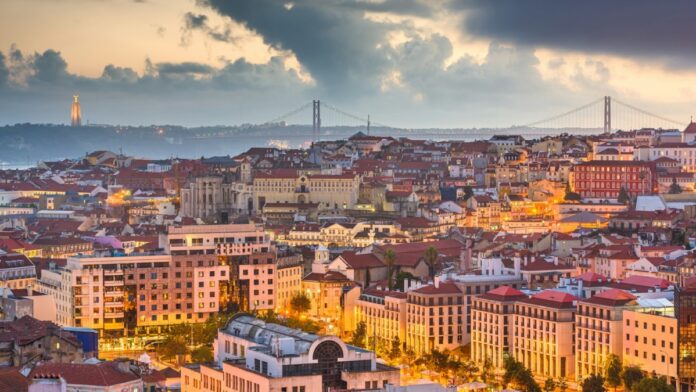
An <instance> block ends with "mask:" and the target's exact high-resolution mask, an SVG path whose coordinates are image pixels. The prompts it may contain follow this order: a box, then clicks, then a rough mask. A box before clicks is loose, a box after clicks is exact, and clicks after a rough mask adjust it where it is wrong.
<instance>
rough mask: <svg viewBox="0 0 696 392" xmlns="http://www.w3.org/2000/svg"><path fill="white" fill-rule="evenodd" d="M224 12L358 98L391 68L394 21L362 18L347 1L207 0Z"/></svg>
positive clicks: (324, 86) (321, 81)
mask: <svg viewBox="0 0 696 392" xmlns="http://www.w3.org/2000/svg"><path fill="white" fill-rule="evenodd" d="M205 3H206V4H208V5H209V6H211V7H212V8H213V9H215V10H216V11H218V12H219V13H220V14H222V15H225V16H228V17H230V18H232V19H233V20H235V21H237V22H238V23H241V24H242V25H244V26H246V27H247V28H248V29H250V30H252V31H254V32H255V33H257V34H259V35H260V36H261V37H262V38H263V40H264V42H265V43H266V44H267V45H269V46H271V47H273V48H274V49H277V50H279V51H290V52H292V53H293V54H294V55H295V56H296V57H297V59H298V61H299V62H300V63H301V64H302V66H303V67H304V68H305V69H306V70H307V71H308V72H309V73H310V74H311V76H312V78H313V79H314V80H315V81H316V82H317V86H318V88H319V89H320V90H322V91H324V92H329V91H330V92H331V93H332V94H334V95H342V96H347V97H354V96H356V95H360V94H371V93H375V92H377V91H379V86H380V77H381V75H382V74H383V73H384V72H385V71H386V70H387V69H388V68H389V61H388V58H387V50H386V48H387V46H388V42H387V40H386V32H387V31H389V30H390V29H391V28H393V26H390V25H388V24H384V23H375V22H372V21H369V20H367V19H366V18H364V12H363V10H360V9H356V8H352V7H344V6H342V4H343V3H344V2H343V1H338V0H326V1H322V2H313V1H309V0H297V1H293V2H291V3H287V4H292V6H286V5H287V4H286V3H284V2H280V1H276V0H238V1H223V0H208V1H207V2H205Z"/></svg>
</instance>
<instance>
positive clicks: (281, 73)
mask: <svg viewBox="0 0 696 392" xmlns="http://www.w3.org/2000/svg"><path fill="white" fill-rule="evenodd" d="M694 14H696V2H693V1H686V0H684V1H680V0H676V1H670V2H655V1H652V0H616V1H611V2H607V1H605V0H583V1H574V2H565V1H557V0H529V1H519V0H495V1H488V0H439V1H432V0H294V1H282V0H281V1H277V0H234V1H228V0H2V1H0V125H2V124H14V123H23V122H34V123H66V122H68V121H69V113H70V103H71V101H72V95H74V94H78V95H79V96H80V102H81V105H82V111H83V121H84V122H90V123H98V124H122V125H126V124H129V125H142V124H179V125H186V126H198V125H234V124H243V123H263V122H265V121H269V120H271V119H274V118H276V117H278V116H279V115H281V114H283V113H286V112H289V111H292V110H293V109H295V108H297V107H300V106H302V105H304V104H305V103H307V102H309V101H311V100H313V99H321V100H322V101H324V102H327V103H330V104H331V105H333V106H335V107H339V108H341V109H343V110H345V111H347V112H350V113H354V114H357V115H358V116H360V117H366V116H367V115H368V114H369V115H370V116H371V118H372V119H373V120H374V121H375V122H378V123H381V124H386V125H391V126H395V127H406V128H423V127H426V128H430V127H447V128H453V127H506V126H510V125H513V124H527V123H531V122H534V121H536V120H539V119H542V118H545V117H549V116H552V115H554V114H557V113H561V112H564V111H566V110H569V109H572V108H574V107H577V106H580V105H583V104H585V103H587V102H591V101H594V100H596V99H598V98H600V97H602V96H605V95H611V96H612V97H615V98H616V99H620V100H621V101H624V102H628V103H631V104H633V105H635V106H638V107H641V108H643V109H646V110H648V111H650V112H654V113H658V114H660V115H662V116H665V117H668V118H673V119H677V120H679V121H684V123H687V122H688V121H689V118H690V116H691V115H692V114H694V112H696V40H694V39H693V37H694V36H696V24H694V23H693V20H692V19H693V18H692V15H694ZM325 112H326V111H325ZM305 113H307V111H304V112H302V113H301V114H299V115H298V116H302V118H291V120H294V121H292V122H301V123H309V122H311V117H309V116H310V113H307V114H305ZM305 117H306V118H305ZM599 121H601V119H598V122H599ZM347 124H350V123H347ZM598 125H601V124H598Z"/></svg>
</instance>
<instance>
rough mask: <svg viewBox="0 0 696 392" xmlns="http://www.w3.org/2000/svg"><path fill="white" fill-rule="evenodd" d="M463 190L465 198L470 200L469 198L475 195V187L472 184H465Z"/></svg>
mask: <svg viewBox="0 0 696 392" xmlns="http://www.w3.org/2000/svg"><path fill="white" fill-rule="evenodd" d="M462 190H463V191H464V200H469V198H470V197H471V196H473V195H474V189H473V188H472V187H471V185H465V186H464V188H462Z"/></svg>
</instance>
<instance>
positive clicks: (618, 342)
mask: <svg viewBox="0 0 696 392" xmlns="http://www.w3.org/2000/svg"><path fill="white" fill-rule="evenodd" d="M636 299H637V297H636V296H634V295H632V294H630V293H628V292H626V291H623V290H619V289H609V290H605V291H602V292H600V293H598V294H596V295H594V296H592V297H590V298H586V299H584V300H582V301H580V302H579V303H578V312H577V314H576V321H575V347H576V352H575V359H576V364H575V372H576V373H575V376H576V379H577V380H578V381H581V380H584V379H585V378H586V377H588V376H590V375H592V374H602V372H603V371H604V369H605V368H606V365H607V360H608V359H609V356H610V355H615V356H617V357H618V358H622V357H623V355H624V352H623V347H624V318H625V317H624V315H625V314H626V313H627V311H629V310H631V309H633V308H634V307H635V306H636V305H637V302H636ZM626 336H628V335H626Z"/></svg>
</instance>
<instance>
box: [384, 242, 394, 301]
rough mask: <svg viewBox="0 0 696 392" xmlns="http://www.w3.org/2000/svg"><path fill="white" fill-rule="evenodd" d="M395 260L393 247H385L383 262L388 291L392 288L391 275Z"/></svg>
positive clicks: (392, 280)
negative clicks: (385, 267) (385, 269)
mask: <svg viewBox="0 0 696 392" xmlns="http://www.w3.org/2000/svg"><path fill="white" fill-rule="evenodd" d="M395 260H396V253H395V252H394V249H387V251H386V252H384V264H386V265H387V287H388V288H389V290H390V291H391V290H392V289H393V288H394V279H393V278H392V275H394V261H395Z"/></svg>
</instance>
